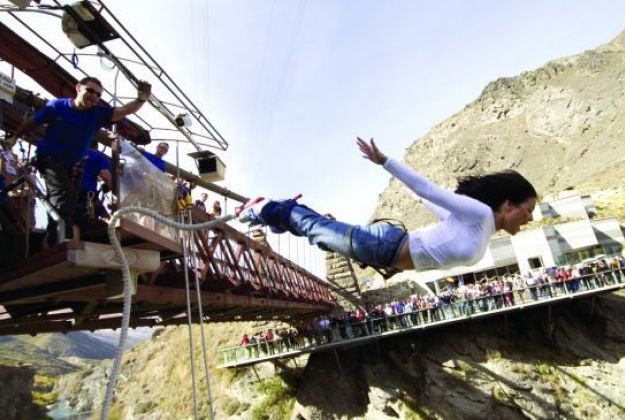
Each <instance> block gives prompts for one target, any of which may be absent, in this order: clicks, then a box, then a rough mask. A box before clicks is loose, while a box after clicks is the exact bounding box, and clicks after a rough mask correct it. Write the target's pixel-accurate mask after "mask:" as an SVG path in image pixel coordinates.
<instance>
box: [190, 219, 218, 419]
mask: <svg viewBox="0 0 625 420" xmlns="http://www.w3.org/2000/svg"><path fill="white" fill-rule="evenodd" d="M192 221H193V219H192V215H191V210H190V209H189V223H192ZM193 243H194V242H193V231H191V232H189V245H191V244H193ZM191 262H192V263H191V266H192V267H193V274H194V277H195V292H196V294H197V305H198V316H199V318H200V338H201V340H202V361H203V363H204V379H205V380H206V392H207V395H208V403H209V406H210V416H209V418H210V419H211V420H213V418H214V412H213V397H212V395H211V387H210V376H209V374H208V352H207V351H206V337H205V336H204V312H203V310H202V293H201V292H200V278H199V275H198V263H197V253H195V252H194V253H193V254H192V257H191Z"/></svg>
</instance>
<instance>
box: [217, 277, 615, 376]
mask: <svg viewBox="0 0 625 420" xmlns="http://www.w3.org/2000/svg"><path fill="white" fill-rule="evenodd" d="M574 282H579V284H580V287H581V288H580V289H579V290H578V291H576V292H572V291H571V290H572V289H571V286H572V285H573V284H574ZM623 288H625V275H623V274H621V273H620V272H618V271H613V272H612V271H608V272H605V273H602V274H599V275H593V276H586V277H582V278H578V279H571V280H569V281H567V282H563V283H549V284H545V285H537V286H533V287H531V288H529V287H528V288H526V289H518V290H514V291H513V292H512V293H513V295H514V302H515V304H513V305H510V306H503V307H498V306H497V304H496V300H497V299H498V298H501V297H502V295H503V294H501V295H498V296H484V297H480V298H476V299H471V300H465V301H459V302H454V303H452V304H450V305H443V306H440V307H438V308H432V309H423V310H419V311H415V312H413V313H407V314H406V313H405V314H402V315H394V316H392V317H387V318H380V319H372V320H368V321H366V322H361V323H359V324H351V330H352V337H350V338H347V339H341V338H339V339H338V340H336V341H328V340H327V339H326V338H325V337H324V335H323V334H319V332H317V334H316V336H315V339H314V343H311V344H310V345H303V344H302V343H303V340H302V337H299V344H297V345H296V346H293V345H288V346H287V345H286V344H285V343H282V340H281V339H279V338H278V339H277V340H274V343H271V344H269V345H268V344H267V343H261V344H256V345H249V346H232V347H228V348H223V349H220V350H219V359H220V363H219V365H218V367H220V368H233V367H240V366H248V365H253V364H256V363H262V362H267V361H272V360H277V359H286V358H293V357H297V356H300V355H302V354H306V353H313V352H317V351H325V350H331V349H336V348H338V347H343V346H352V345H358V344H364V343H369V342H373V341H375V340H381V339H385V338H388V337H395V336H398V335H400V334H410V333H414V332H417V331H424V330H429V329H434V328H439V327H445V326H450V325H455V324H459V323H464V322H468V321H471V320H479V319H483V318H486V317H493V316H502V315H507V314H510V313H517V312H519V311H523V310H529V309H533V308H536V307H540V306H548V305H552V304H557V303H565V302H570V301H572V300H575V299H583V298H587V297H591V296H596V295H598V294H603V293H609V292H614V291H617V290H620V289H623ZM533 293H536V294H537V295H538V294H542V293H548V295H549V297H547V298H538V299H533V297H532V294H533ZM463 307H464V308H466V310H464V311H463V310H462V308H463ZM483 308H487V309H485V310H484V309H483ZM411 315H412V317H411ZM400 318H403V319H404V320H403V321H400ZM411 318H413V319H415V320H416V321H417V322H416V323H414V324H413V321H412V320H411ZM402 322H404V325H405V326H403V325H402ZM328 334H330V333H328ZM355 334H358V335H359V336H358V337H356V336H354V335H355ZM333 335H334V336H335V337H338V336H339V335H338V334H337V332H336V331H335V332H334V334H333ZM293 347H297V348H293Z"/></svg>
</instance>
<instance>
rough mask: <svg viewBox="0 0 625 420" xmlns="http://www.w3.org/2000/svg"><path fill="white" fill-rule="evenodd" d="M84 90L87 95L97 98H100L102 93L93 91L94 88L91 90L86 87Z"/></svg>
mask: <svg viewBox="0 0 625 420" xmlns="http://www.w3.org/2000/svg"><path fill="white" fill-rule="evenodd" d="M85 90H86V91H87V92H88V93H90V94H92V95H95V96H97V97H98V98H99V97H101V96H102V92H100V91H99V90H95V89H94V88H92V87H89V86H86V87H85Z"/></svg>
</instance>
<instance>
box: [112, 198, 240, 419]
mask: <svg viewBox="0 0 625 420" xmlns="http://www.w3.org/2000/svg"><path fill="white" fill-rule="evenodd" d="M130 213H141V214H144V215H146V216H150V217H152V218H153V219H154V220H156V221H157V222H160V223H163V224H164V225H166V226H170V227H173V228H175V229H179V230H182V231H196V230H203V229H208V228H211V227H213V226H215V225H218V224H220V223H226V222H228V221H230V220H232V219H234V218H235V217H236V216H235V215H233V214H230V215H226V216H224V217H220V218H217V219H214V220H211V221H209V222H204V223H199V224H197V225H188V224H184V223H179V222H176V221H174V220H171V219H170V218H168V217H166V216H163V215H162V214H160V213H158V212H157V211H155V210H152V209H146V208H143V207H139V206H129V207H124V208H122V209H120V210H118V211H117V212H116V213H115V214H114V215H113V217H111V220H110V222H109V226H108V237H109V240H110V242H111V245H112V246H113V251H114V252H115V256H116V258H117V261H118V262H119V264H120V268H121V271H122V280H123V285H124V292H123V295H124V301H123V313H122V326H121V333H120V335H119V343H118V345H117V351H116V353H115V359H114V360H113V367H112V368H111V375H110V376H109V382H108V384H107V387H106V394H105V396H104V401H103V403H102V411H101V413H100V419H101V420H107V419H108V413H109V410H110V408H111V401H112V399H113V391H114V390H115V384H116V382H117V376H118V375H119V370H120V366H121V361H122V357H123V354H124V348H125V346H126V340H127V338H128V327H129V325H130V309H131V307H130V305H131V295H130V290H131V289H130V279H131V272H130V265H129V263H128V259H127V258H126V255H125V254H124V251H123V249H122V246H121V242H120V240H119V238H118V237H117V232H116V225H117V222H118V221H119V220H120V219H121V218H122V217H123V216H125V215H128V214H130Z"/></svg>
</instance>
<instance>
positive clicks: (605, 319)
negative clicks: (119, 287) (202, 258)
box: [58, 293, 625, 419]
mask: <svg viewBox="0 0 625 420" xmlns="http://www.w3.org/2000/svg"><path fill="white" fill-rule="evenodd" d="M624 316H625V294H624V293H621V294H611V295H604V296H603V297H601V298H598V299H597V301H596V302H595V304H594V307H593V303H592V301H591V300H585V301H575V302H574V303H570V304H563V305H559V306H555V307H553V308H552V313H551V317H549V315H548V311H547V310H546V308H540V309H535V310H532V311H527V312H523V313H518V314H515V315H511V316H510V317H509V318H508V320H507V322H506V321H504V319H503V318H493V319H489V320H485V321H480V322H475V323H465V324H462V325H457V326H453V327H448V328H441V329H438V330H430V331H427V332H422V333H414V334H410V335H406V336H399V337H396V338H392V339H386V340H383V341H379V342H378V344H377V345H376V344H375V343H370V344H368V345H362V346H357V347H344V348H341V349H340V350H339V351H338V360H339V361H340V364H339V363H337V359H336V357H335V355H334V354H333V353H332V352H327V353H316V354H314V355H312V356H310V358H309V359H308V358H307V357H301V358H300V359H295V360H291V361H288V362H276V363H263V364H259V365H256V366H255V367H254V368H241V369H238V370H228V369H215V367H214V363H215V360H216V354H215V350H216V348H217V347H218V346H222V345H226V344H233V342H235V341H236V338H235V337H238V336H239V334H240V332H241V331H249V330H251V329H253V328H254V327H256V328H261V327H262V328H266V327H267V326H266V325H265V326H253V325H251V324H213V325H210V326H208V327H207V336H208V348H209V350H210V356H209V366H210V384H211V395H212V398H213V401H214V406H215V410H216V418H218V419H221V418H232V419H286V418H291V419H332V418H333V419H354V418H356V419H393V418H404V419H419V418H425V419H434V418H436V419H484V418H488V419H524V418H532V419H548V418H568V419H581V418H593V419H613V418H623V417H625V394H623V392H622V390H623V389H625V325H624V324H623V323H622V322H621V320H622V319H623V317H624ZM195 334H196V337H197V334H198V331H197V328H196V329H195ZM194 354H195V355H196V365H195V370H196V374H197V375H198V377H199V378H200V379H198V393H197V395H198V406H199V410H200V413H201V418H208V415H207V413H208V406H209V404H208V397H207V395H208V393H207V389H206V384H205V381H204V379H203V378H204V375H203V367H202V362H201V358H200V355H201V347H200V345H199V343H198V342H197V341H196V345H195V347H194ZM109 366H110V364H106V365H102V366H98V367H96V368H91V369H89V370H86V371H84V372H82V373H80V374H74V375H72V376H68V377H66V379H69V378H73V380H71V381H69V382H71V384H70V383H69V382H66V383H64V384H62V386H61V387H59V389H58V390H59V391H60V393H61V395H62V397H63V398H66V399H67V400H68V401H69V402H70V404H71V405H72V406H74V407H75V408H77V409H80V410H83V411H86V410H91V409H95V408H96V407H98V405H99V403H100V401H101V400H100V399H99V398H101V395H102V393H103V389H104V388H103V387H104V384H105V379H106V374H105V373H104V372H105V369H107V368H109ZM98 397H99V398H98ZM192 398H193V397H192V387H191V378H190V365H189V354H188V337H187V330H186V328H185V327H178V328H171V329H167V330H163V331H161V333H159V334H157V335H156V337H155V338H154V339H152V340H151V341H150V342H148V343H145V344H142V345H140V346H137V347H136V348H134V349H133V350H131V351H130V352H128V353H127V354H126V357H125V361H124V364H123V367H122V378H121V380H120V383H119V385H118V390H117V392H116V403H115V405H114V408H113V410H112V418H124V419H125V418H133V419H179V418H191V416H192V414H193V412H192V407H193V405H192V401H193V399H192Z"/></svg>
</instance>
